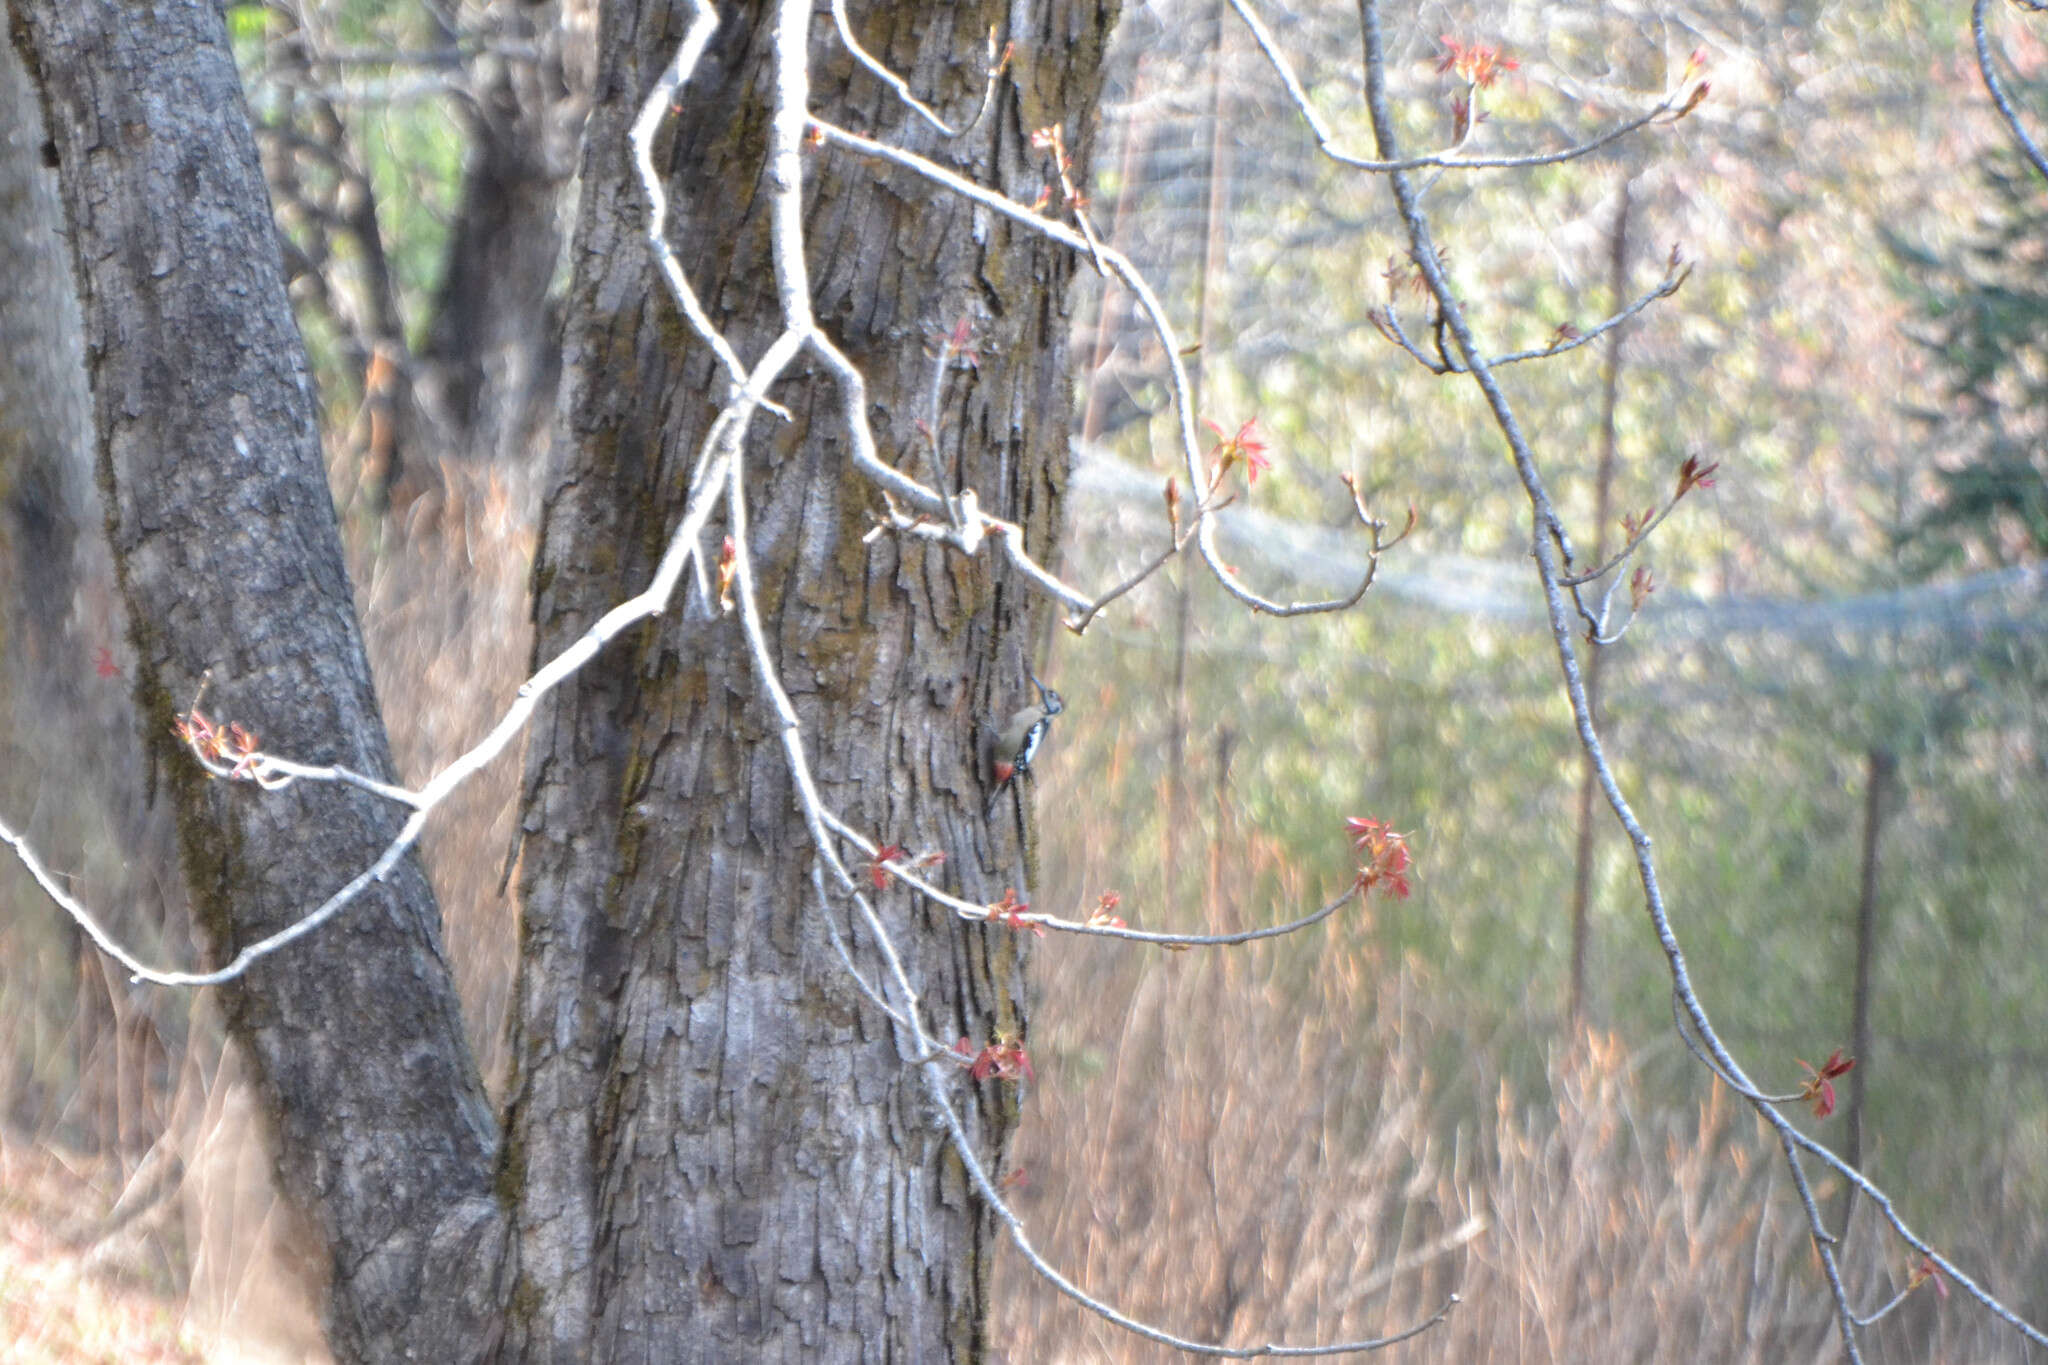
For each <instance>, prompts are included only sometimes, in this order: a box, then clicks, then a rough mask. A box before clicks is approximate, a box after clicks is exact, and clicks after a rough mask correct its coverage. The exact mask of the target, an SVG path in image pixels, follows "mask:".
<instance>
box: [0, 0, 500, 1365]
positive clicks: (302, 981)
mask: <svg viewBox="0 0 2048 1365" xmlns="http://www.w3.org/2000/svg"><path fill="white" fill-rule="evenodd" d="M9 13H10V15H11V18H12V25H11V27H12V32H13V37H14V40H15V42H16V45H17V48H18V50H19V51H20V52H21V53H22V55H23V57H24V59H25V61H26V64H27V66H28V67H29V69H30V72H31V75H32V76H33V78H34V79H35V80H36V82H37V84H38V86H39V88H40V90H41V94H42V102H43V109H44V114H45V118H46V121H47V124H48V127H49V131H50V135H51V138H52V141H53V144H54V150H55V153H56V156H57V158H58V162H59V168H60V171H59V176H60V184H61V187H62V193H63V198H64V203H65V208H66V211H67V214H68V216H69V220H70V225H71V246H72V259H73V261H74V264H75V268H76V271H77V284H78V291H79V297H80V300H81V303H82V307H83V317H84V324H85V339H86V358H87V370H88V373H89V375H90V377H91V380H92V387H93V394H94V402H95V433H96V440H97V455H98V464H99V476H100V480H101V483H102V487H103V490H104V492H105V495H106V501H107V519H108V530H109V539H110V541H111V543H112V546H113V551H114V556H115V560H116V563H117V565H118V566H119V569H120V574H121V584H122V588H123V591H124V593H125V596H126V599H127V602H128V605H129V611H130V619H131V622H132V626H131V642H132V645H133V648H134V653H135V661H136V684H137V697H138V700H139V703H140V705H141V709H142V712H143V715H144V718H145V731H146V735H147V738H148V742H149V745H150V749H151V756H152V760H153V762H154V763H155V765H156V769H157V771H158V773H159V774H160V777H161V780H163V781H164V782H165V783H166V784H167V786H168V788H169V790H170V792H171V794H172V798H173V801H174V803H175V806H176V809H177V814H178V827H179V839H180V844H181V850H182V854H183V859H184V864H185V870H186V878H187V883H188V886H189V888H190V892H191V896H192V901H193V913H194V916H195V918H196V920H197V921H198V924H199V928H200V932H201V935H202V937H203V938H204V939H205V941H206V942H207V944H208V948H209V951H210V954H211V955H213V956H215V957H220V956H225V955H226V954H228V953H231V952H232V951H233V950H234V949H235V948H236V947H237V946H238V945H240V944H242V943H245V942H247V941H249V940H250V939H252V938H254V937H257V936H259V935H262V934H265V933H268V932H270V931H273V930H275V929H277V928H279V927H281V926H283V925H284V924H285V923H287V922H289V921H291V920H292V919H295V918H296V917H298V916H299V915H300V914H302V913H303V912H304V911H305V910H306V909H307V908H309V907H310V906H311V905H313V904H316V903H317V902H318V901H319V900H320V899H322V898H323V897H324V896H325V895H326V894H327V893H328V892H329V891H330V890H332V889H333V887H334V886H336V885H338V884H339V882H340V881H341V880H344V879H345V878H347V877H348V876H349V875H351V874H352V872H353V871H354V870H355V869H357V868H360V867H362V866H364V865H365V864H366V863H367V862H368V861H369V860H370V859H371V858H372V857H373V856H374V855H375V852H376V851H377V850H378V849H379V848H380V847H381V846H382V845H383V844H384V842H385V841H386V840H387V839H388V838H389V837H390V835H391V834H392V832H393V831H394V830H395V828H396V826H397V818H396V814H395V812H394V811H393V810H392V809H391V808H390V807H388V806H387V805H383V804H380V803H378V802H375V801H373V800H371V799H369V798H366V797H364V796H363V795H361V794H357V793H353V792H350V791H347V790H345V789H339V788H331V787H328V788H314V787H309V786H305V785H301V786H299V787H295V788H292V789H290V790H288V791H284V792H278V793H264V794H259V793H257V792H255V791H253V790H249V789H246V788H242V787H239V786H233V785H230V784H227V783H222V782H213V781H209V780H206V779H205V778H204V777H203V776H202V775H201V774H200V772H199V770H198V769H197V768H196V766H195V765H194V764H193V763H192V762H191V761H190V759H189V758H188V757H187V756H185V755H183V754H181V753H179V752H176V751H175V742H174V740H173V738H172V736H171V729H170V727H171V720H172V717H173V715H174V714H175V713H176V712H178V711H179V710H181V709H182V708H184V707H185V706H186V705H188V704H189V703H190V702H191V699H192V697H193V694H194V692H195V691H196V690H197V688H198V687H199V685H200V682H201V679H202V678H203V677H205V676H206V675H207V674H208V673H209V671H210V672H211V675H212V680H213V681H212V689H211V691H210V692H209V694H208V698H207V703H206V705H207V709H208V711H209V712H211V713H213V714H215V715H217V716H222V717H225V718H231V719H234V720H237V721H240V722H241V723H243V724H244V725H246V726H248V727H250V728H251V729H253V730H255V731H257V732H258V733H259V734H260V736H261V738H262V740H263V742H264V743H265V744H266V745H267V746H269V747H273V748H275V749H276V750H278V751H280V752H284V753H289V754H292V755H294V756H298V757H302V758H306V759H310V760H316V761H319V760H324V761H336V762H341V763H346V764H349V765H351V766H353V767H356V768H358V769H360V770H363V771H366V772H370V773H373V774H386V773H387V772H388V769H389V765H390V761H389V757H388V754H387V750H386V744H385V738H384V732H383V729H382V726H381V724H380V722H379V720H378V714H377V706H376V700H375V697H374V696H373V694H372V691H371V686H370V675H369V669H368V665H367V664H366V662H365V660H364V657H363V649H362V642H361V639H360V636H359V633H358V631H357V627H356V623H355V619H354V614H353V609H352V605H351V595H350V590H349V583H348V579H347V575H346V573H345V572H344V570H343V567H342V560H341V548H340V543H339V539H338V536H337V534H336V530H335V523H334V513H333V507H332V504H331V502H330V500H329V497H328V491H327V484H326V477H325V471H324V469H323V467H322V463H321V458H320V447H319V439H318V435H317V429H316V426H315V420H314V406H313V399H312V388H311V381H310V378H309V376H308V373H307V367H306V360H305V354H304V348H303V345H302V343H301V341H300V338H299V334H298V330H297V327H296V325H295V324H294V322H293V319H292V315H291V311H290V308H289V306H288V305H287V302H286V299H285V293H284V287H283V275H282V269H281V264H280V261H279V255H278V248H277V241H276V234H275V230H274V228H273V227H272V225H271V220H270V215H269V201H268V196H267V194H266V193H265V190H264V185H263V181H262V177H261V173H260V170H259V167H258V162H257V156H256V148H255V145H254V142H253V140H252V138H251V135H250V131H249V127H248V121H247V115H246V112H245V110H244V107H243V102H242V94H241V89H240V85H239V82H238V79H237V77H236V73H235V68H234V64H233V62H232V60H231V58H230V54H229V51H228V47H227V41H226V35H225V32H224V31H223V27H222V22H221V17H220V12H219V10H218V8H217V7H216V6H215V5H213V4H212V3H209V2H208V0H157V2H156V3H152V4H122V3H113V2H112V0H90V2H89V0H12V3H11V4H10V8H9ZM223 1003H224V1005H225V1008H226V1014H227V1017H228V1019H229V1024H230V1028H231V1030H232V1032H233V1034H234V1036H235V1037H236V1038H237V1039H238V1041H239V1042H241V1043H242V1045H243V1046H244V1047H246V1049H247V1050H248V1052H249V1055H250V1056H251V1058H252V1059H253V1060H254V1063H255V1069H256V1072H257V1074H258V1077H259V1088H260V1091H261V1093H262V1094H263V1096H264V1099H265V1102H266V1107H267V1109H268V1112H269V1116H270V1119H271V1121H272V1123H273V1125H274V1128H275V1132H274V1135H273V1136H274V1151H275V1153H276V1160H277V1164H278V1170H279V1176H280V1184H281V1186H282V1188H283V1189H284V1190H286V1191H287V1192H288V1193H289V1194H290V1195H291V1196H292V1197H294V1198H295V1199H296V1200H298V1201H300V1202H302V1203H303V1204H304V1205H305V1206H306V1208H307V1211H308V1212H309V1213H310V1214H311V1215H312V1217H313V1219H314V1222H315V1225H316V1226H317V1227H318V1228H319V1229H320V1230H321V1232H322V1233H323V1235H324V1237H325V1239H326V1243H327V1245H328V1247H329V1249H330V1251H331V1256H332V1291H331V1304H330V1334H331V1337H332V1340H333V1345H334V1347H335V1350H336V1352H337V1354H338V1355H339V1356H340V1357H341V1358H342V1359H344V1360H375V1361H391V1360H400V1359H422V1360H433V1361H453V1360H460V1359H464V1358H467V1357H469V1356H471V1355H473V1354H475V1353H476V1352H477V1351H478V1350H479V1349H480V1347H481V1346H482V1345H483V1344H485V1343H486V1340H487V1337H488V1334H489V1331H490V1324H491V1321H492V1315H493V1310H494V1308H495V1302H494V1287H495V1284H496V1276H495V1267H496V1266H497V1264H498V1263H499V1260H500V1250H501V1244H502V1220H501V1218H500V1217H499V1213H498V1205H497V1203H496V1202H495V1200H494V1199H493V1198H492V1195H491V1188H490V1175H491V1161H492V1158H493V1153H494V1146H495V1132H494V1129H493V1126H492V1123H491V1118H490V1114H489V1112H488V1110H487V1108H486V1106H485V1102H484V1097H483V1090H482V1086H481V1084H480V1083H479V1081H478V1078H477V1074H476V1069H475V1066H474V1064H473V1063H472V1061H471V1059H470V1054H469V1052H468V1050H467V1048H466V1047H465V1045H464V1043H463V1038H462V1027H461V1020H460V1017H459V1013H458V1008H457V1004H456V999H455V993H454V990H453V988H452V986H451V984H450V982H449V976H448V970H447V964H446V962H445V960H444V957H443V954H442V951H441V945H440V942H439V929H438V923H437V918H436V912H435V907H434V904H433V900H432V896H431V893H430V891H429V890H428V887H427V884H426V881H425V878H424V877H423V876H422V875H421V873H420V870H419V868H418V866H417V864H416V863H415V862H413V861H411V860H408V861H407V862H406V863H404V864H403V865H402V866H401V867H400V868H399V869H398V870H397V871H396V872H395V873H394V874H393V876H392V877H391V878H390V879H389V880H388V881H387V882H386V883H385V884H384V885H382V886H380V887H378V888H375V889H374V890H373V891H372V892H371V893H369V894H368V895H366V896H365V897H364V898H363V899H362V900H361V901H360V902H359V903H358V904H357V905H356V906H355V907H354V908H352V909H351V910H350V911H349V913H348V915H347V917H346V918H345V919H343V920H342V921H340V922H338V923H336V924H334V925H332V926H330V927H329V928H327V929H326V930H325V931H323V932H322V933H320V934H317V935H315V936H313V937H312V938H310V939H307V940H305V941H302V942H300V943H298V944H296V945H295V946H294V947H293V948H292V949H291V950H290V951H288V952H285V953H281V954H278V955H276V956H274V957H271V958H268V959H265V960H264V961H263V962H261V963H260V964H258V966H257V967H256V968H255V969H254V970H252V971H251V973H250V974H249V975H248V976H247V977H246V978H244V980H243V981H242V982H240V983H238V984H236V985H233V986H230V987H228V988H226V989H225V994H224V1002H223Z"/></svg>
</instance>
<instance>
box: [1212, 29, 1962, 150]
mask: <svg viewBox="0 0 2048 1365" xmlns="http://www.w3.org/2000/svg"><path fill="white" fill-rule="evenodd" d="M1980 3H1981V0H1980ZM1230 7H1231V9H1233V10H1235V11H1236V12H1237V17H1238V18H1240V19H1242V20H1244V25H1245V27H1246V28H1248V29H1250V30H1251V34H1252V40H1253V41H1254V42H1256V43H1257V44H1258V45H1259V51H1260V52H1261V53H1263V54H1264V55H1265V58H1266V61H1267V62H1268V63H1269V64H1270V65H1271V66H1272V68H1273V71H1274V74H1276V75H1278V76H1279V77H1280V84H1281V85H1283V86H1284V87H1286V90H1287V98H1288V99H1289V100H1290V101H1292V102H1293V104H1294V108H1295V110H1296V112H1298V113H1299V114H1300V115H1301V117H1302V119H1303V120H1304V121H1305V122H1306V123H1307V124H1308V126H1309V131H1310V132H1311V133H1312V134H1314V136H1315V140H1316V147H1317V149H1318V150H1320V151H1321V152H1322V153H1323V155H1324V156H1327V157H1329V158H1330V160H1332V161H1335V162H1337V163H1339V164H1340V165H1345V166H1349V167H1351V168H1352V169H1353V170H1358V171H1370V172H1374V173H1381V172H1386V171H1413V170H1421V169H1423V168H1425V167H1430V166H1437V167H1442V168H1443V169H1445V170H1453V171H1488V170H1514V169H1518V168H1522V167H1528V166H1551V165H1555V164H1556V163H1558V162H1560V161H1575V160H1577V159H1578V158H1580V157H1583V156H1588V155H1590V154H1592V153H1594V152H1597V151H1599V150H1600V149H1601V148H1603V147H1608V146H1612V145H1613V144H1614V143H1617V142H1619V141H1621V140H1622V139H1623V138H1625V137H1627V136H1628V135H1629V134H1630V133H1633V132H1636V131H1637V130H1638V129H1642V128H1647V127H1648V126H1649V125H1651V124H1652V123H1655V122H1657V120H1658V119H1660V118H1662V117H1663V116H1664V115H1666V114H1670V115H1672V120H1673V121H1675V120H1676V119H1677V118H1678V117H1679V116H1681V115H1682V113H1683V112H1684V111H1685V106H1684V105H1683V104H1682V102H1681V101H1680V99H1679V97H1678V96H1677V95H1666V96H1665V97H1664V98H1663V99H1662V100H1660V101H1658V103H1657V104H1656V106H1655V107H1654V108H1652V109H1651V110H1650V111H1649V112H1647V113H1644V114H1639V115H1637V116H1636V117H1635V118H1632V119H1628V120H1625V121H1623V122H1621V123H1619V124H1616V125H1615V126H1614V127H1612V128H1610V129H1608V130H1607V131H1606V132H1604V133H1602V134H1600V135H1599V136H1598V137H1596V138H1593V139H1592V140H1591V141H1588V142H1582V143H1580V144H1578V145H1577V146H1575V147H1566V148H1563V149H1561V150H1559V151H1555V152H1530V153H1526V154H1523V155H1518V156H1457V155H1454V154H1453V152H1454V151H1455V149H1453V151H1444V152H1432V153H1430V154H1429V155H1427V156H1410V157H1394V158H1390V159H1379V158H1374V157H1367V156H1360V155H1358V154H1356V153H1353V152H1347V151H1345V150H1344V149H1343V148H1341V147H1339V146H1337V145H1336V144H1337V139H1336V135H1335V134H1334V133H1332V132H1331V131H1330V126H1329V125H1328V124H1327V123H1325V122H1323V118H1322V115H1320V114H1318V113H1317V112H1316V111H1315V106H1314V105H1313V104H1311V103H1310V102H1309V97H1308V91H1307V90H1305V89H1303V88H1302V84H1301V81H1300V79H1299V78H1298V77H1297V76H1296V75H1295V74H1294V68H1293V66H1292V65H1291V64H1290V63H1289V62H1288V60H1287V58H1286V57H1285V56H1284V55H1283V54H1282V53H1281V51H1280V46H1279V44H1278V43H1276V42H1275V41H1274V39H1273V34H1272V31H1271V30H1270V29H1268V28H1267V27H1266V24H1265V21H1264V20H1262V19H1260V18H1259V16H1258V12H1257V11H1255V10H1254V9H1253V8H1252V7H1251V4H1250V0H1230Z"/></svg>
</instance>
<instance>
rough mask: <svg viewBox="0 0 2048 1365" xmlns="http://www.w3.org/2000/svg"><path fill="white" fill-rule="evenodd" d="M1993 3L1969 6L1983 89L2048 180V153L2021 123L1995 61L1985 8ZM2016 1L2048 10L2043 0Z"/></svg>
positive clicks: (1977, 2)
mask: <svg viewBox="0 0 2048 1365" xmlns="http://www.w3.org/2000/svg"><path fill="white" fill-rule="evenodd" d="M1990 3H1991V0H1975V2H1974V3H1973V4H1972V5H1971V6H1970V36H1971V37H1972V38H1973V39H1975V40H1976V43H1977V71H1978V74H1980V75H1981V76H1983V78H1984V89H1985V90H1986V91H1988V92H1989V93H1990V95H1991V102H1992V103H1993V104H1994V105H1997V106H1998V116H1999V117H2000V118H2002V119H2004V120H2005V126H2006V128H2007V129H2009V130H2010V131H2011V133H2012V137H2013V141H2014V142H2017V143H2018V144H2019V148H2020V151H2021V152H2023V153H2025V154H2026V158H2027V160H2029V161H2031V162H2033V163H2034V169H2035V170H2036V171H2039V172H2040V173H2041V178H2042V179H2043V180H2048V153H2043V152H2042V150H2041V144H2040V143H2038V142H2036V141H2034V139H2033V137H2032V136H2031V135H2030V134H2029V133H2028V132H2027V129H2026V125H2025V124H2023V123H2021V122H2020V116H2019V113H2018V111H2016V110H2015V109H2014V108H2013V107H2012V97H2011V96H2010V95H2008V94H2007V93H2006V90H2005V82H2004V81H2002V80H2000V79H1999V77H1998V64H1997V63H1996V62H1995V61H1993V60H1992V56H1991V36H1990V34H1988V33H1986V32H1985V30H1984V11H1985V10H1986V9H1987V8H1989V6H1990ZM2017 3H2018V4H2020V5H2021V6H2022V7H2023V8H2026V9H2030V10H2033V11H2035V12H2036V13H2039V12H2041V11H2042V10H2043V9H2048V5H2043V4H2041V3H2040V0H2017Z"/></svg>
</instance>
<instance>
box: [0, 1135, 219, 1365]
mask: <svg viewBox="0 0 2048 1365" xmlns="http://www.w3.org/2000/svg"><path fill="white" fill-rule="evenodd" d="M103 1167H104V1163H101V1162H99V1161H97V1160H94V1159H86V1160H73V1159H69V1158H67V1157H66V1156H64V1155H63V1154H60V1153H58V1152H55V1151H52V1150H51V1149H49V1148H46V1147H39V1146H35V1145H32V1144H30V1143H28V1142H26V1141H22V1140H19V1139H15V1138H9V1137H6V1136H0V1362H4V1365H59V1362H61V1363H62V1365H73V1363H74V1362H99V1361H105V1362H108V1365H114V1362H121V1363H122V1365H188V1362H201V1361H205V1360H206V1359H207V1356H206V1355H205V1354H203V1353H202V1352H201V1351H200V1349H199V1347H198V1344H197V1340H196V1337H195V1335H194V1334H193V1333H191V1332H189V1331H188V1330H187V1329H186V1326H185V1322H184V1317H185V1313H184V1295H183V1294H182V1293H181V1292H180V1290H179V1289H178V1287H177V1286H176V1284H175V1283H174V1281H173V1278H172V1275H171V1271H170V1267H169V1265H168V1264H167V1263H166V1260H165V1256H164V1252H163V1251H162V1249H161V1248H160V1247H158V1246H157V1245H155V1243H154V1241H153V1240H152V1239H151V1238H149V1237H147V1236H146V1235H143V1234H140V1233H136V1234H131V1235H128V1236H123V1235H122V1234H121V1233H118V1232H117V1233H115V1234H113V1235H112V1236H109V1237H106V1238H102V1239H97V1240H91V1239H89V1237H88V1234H90V1232H91V1231H92V1230H93V1229H94V1228H96V1227H97V1226H99V1225H100V1224H101V1223H102V1222H103V1220H104V1219H105V1217H106V1214H107V1212H108V1211H109V1210H110V1209H111V1208H112V1207H113V1205H114V1202H115V1199H116V1197H117V1196H118V1194H119V1193H120V1190H119V1188H118V1186H115V1187H111V1188H110V1184H109V1181H108V1180H107V1179H106V1176H107V1171H106V1170H105V1169H103Z"/></svg>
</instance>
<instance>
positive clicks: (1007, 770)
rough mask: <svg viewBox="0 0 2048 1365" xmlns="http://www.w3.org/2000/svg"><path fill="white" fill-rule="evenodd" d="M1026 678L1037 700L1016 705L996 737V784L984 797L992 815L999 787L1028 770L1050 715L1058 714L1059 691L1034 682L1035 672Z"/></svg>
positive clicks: (1000, 794) (999, 791) (1041, 742)
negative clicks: (1029, 681)
mask: <svg viewBox="0 0 2048 1365" xmlns="http://www.w3.org/2000/svg"><path fill="white" fill-rule="evenodd" d="M1030 677H1031V683H1032V686H1034V687H1036V688H1037V689H1038V700H1037V702H1035V703H1034V704H1032V705H1030V706H1025V707H1020V708H1019V709H1018V710H1017V712H1016V714H1015V715H1013V716H1011V717H1010V720H1009V723H1008V724H1006V725H1004V726H1003V728H1002V732H1001V733H1000V734H998V735H997V736H996V747H995V759H996V761H995V772H996V787H995V790H994V791H992V792H990V793H989V796H988V813H989V814H990V815H994V814H995V811H996V802H997V801H998V800H1000V799H1001V798H1002V795H1003V789H1004V788H1006V787H1008V786H1009V785H1010V784H1011V783H1012V782H1014V781H1015V780H1016V779H1017V777H1018V776H1019V775H1020V774H1029V773H1030V771H1031V760H1032V759H1034V758H1036V757H1037V756H1038V746H1039V745H1041V744H1043V743H1045V735H1046V731H1048V730H1050V729H1052V718H1053V717H1054V716H1056V715H1058V714H1059V713H1060V709H1061V708H1060V694H1059V693H1057V692H1055V691H1053V690H1052V689H1051V688H1050V687H1047V686H1046V685H1045V684H1044V683H1042V682H1040V681H1038V675H1037V674H1036V673H1032V674H1031V675H1030Z"/></svg>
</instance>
